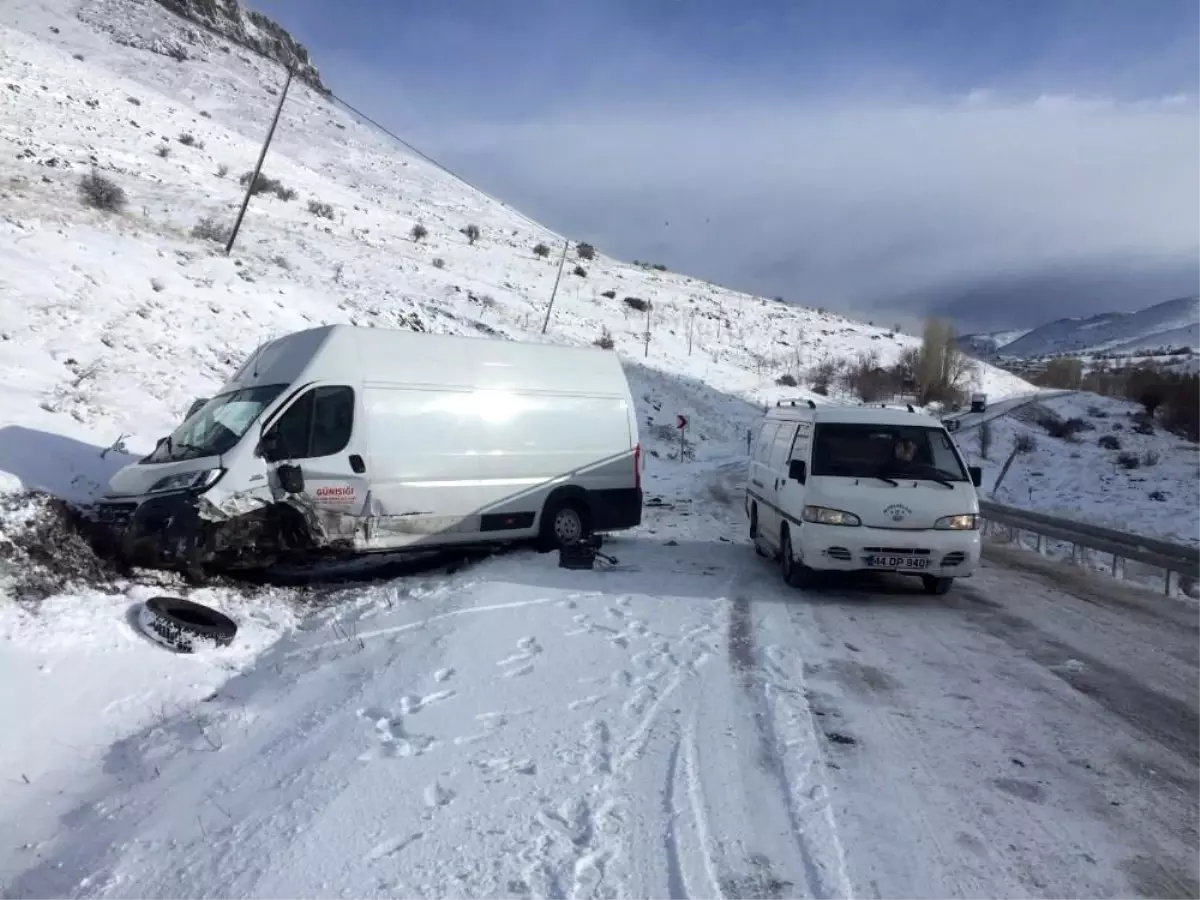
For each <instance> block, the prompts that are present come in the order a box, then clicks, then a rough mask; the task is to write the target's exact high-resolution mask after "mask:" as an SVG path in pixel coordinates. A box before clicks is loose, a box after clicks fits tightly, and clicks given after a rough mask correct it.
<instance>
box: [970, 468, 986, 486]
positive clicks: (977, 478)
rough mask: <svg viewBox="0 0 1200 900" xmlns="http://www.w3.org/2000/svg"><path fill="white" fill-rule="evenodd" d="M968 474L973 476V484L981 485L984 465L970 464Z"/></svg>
mask: <svg viewBox="0 0 1200 900" xmlns="http://www.w3.org/2000/svg"><path fill="white" fill-rule="evenodd" d="M967 474H968V475H970V476H971V484H973V485H975V487H979V486H980V485H981V484H983V467H982V466H968V467H967Z"/></svg>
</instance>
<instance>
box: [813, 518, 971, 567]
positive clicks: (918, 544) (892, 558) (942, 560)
mask: <svg viewBox="0 0 1200 900" xmlns="http://www.w3.org/2000/svg"><path fill="white" fill-rule="evenodd" d="M792 545H793V547H794V548H795V552H796V553H797V554H798V555H799V557H800V559H801V561H802V562H803V563H804V565H806V566H808V567H809V568H811V569H820V570H831V571H838V572H856V571H874V572H894V573H896V574H898V575H933V576H936V577H938V578H965V577H967V576H969V575H971V574H973V573H974V571H975V569H976V568H978V566H979V555H980V552H981V548H982V540H981V538H980V533H979V532H978V531H943V530H941V529H933V528H930V529H920V530H916V529H914V530H900V529H893V528H866V527H861V526H860V527H856V528H849V527H842V526H836V525H817V524H814V523H812V522H805V523H804V524H803V525H801V526H800V527H799V528H794V529H793V531H792ZM880 558H882V559H880ZM910 561H911V562H910ZM880 563H882V564H880Z"/></svg>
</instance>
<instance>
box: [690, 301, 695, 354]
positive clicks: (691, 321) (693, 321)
mask: <svg viewBox="0 0 1200 900" xmlns="http://www.w3.org/2000/svg"><path fill="white" fill-rule="evenodd" d="M695 324H696V311H695V310H694V309H693V310H692V314H691V315H690V316H688V356H691V355H692V326H693V325H695Z"/></svg>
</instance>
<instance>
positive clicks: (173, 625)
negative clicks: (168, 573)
mask: <svg viewBox="0 0 1200 900" xmlns="http://www.w3.org/2000/svg"><path fill="white" fill-rule="evenodd" d="M138 622H139V624H140V625H141V626H142V630H143V631H144V632H145V633H146V636H147V637H149V638H150V639H151V640H153V641H154V642H156V643H159V644H162V645H163V646H165V647H169V648H170V649H172V650H177V651H179V652H180V653H191V652H193V650H195V646H196V644H197V643H201V644H203V643H206V642H207V643H212V644H215V645H216V646H218V647H227V646H229V645H230V644H231V643H232V642H233V639H234V637H235V636H236V635H237V623H236V622H234V621H233V619H231V618H229V617H228V616H226V615H224V614H223V613H219V612H217V611H216V610H215V609H211V608H209V607H207V606H201V605H200V604H199V603H193V602H192V601H190V600H183V599H181V598H179V597H151V598H150V599H149V600H147V601H146V603H145V605H144V606H143V607H142V609H141V611H140V614H139V616H138Z"/></svg>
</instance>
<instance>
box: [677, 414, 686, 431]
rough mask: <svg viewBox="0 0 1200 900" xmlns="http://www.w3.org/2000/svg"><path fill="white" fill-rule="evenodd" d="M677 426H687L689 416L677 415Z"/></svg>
mask: <svg viewBox="0 0 1200 900" xmlns="http://www.w3.org/2000/svg"><path fill="white" fill-rule="evenodd" d="M675 427H676V428H680V429H683V428H687V416H676V417H675Z"/></svg>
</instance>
